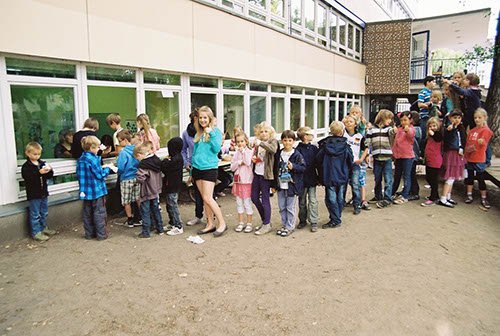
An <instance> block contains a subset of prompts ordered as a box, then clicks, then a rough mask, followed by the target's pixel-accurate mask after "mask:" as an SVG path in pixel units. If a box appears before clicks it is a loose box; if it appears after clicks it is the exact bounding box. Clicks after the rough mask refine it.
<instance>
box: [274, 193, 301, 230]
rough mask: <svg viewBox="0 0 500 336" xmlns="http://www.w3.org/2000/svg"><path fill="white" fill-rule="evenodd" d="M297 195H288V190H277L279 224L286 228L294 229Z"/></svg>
mask: <svg viewBox="0 0 500 336" xmlns="http://www.w3.org/2000/svg"><path fill="white" fill-rule="evenodd" d="M296 203H297V196H295V195H294V196H288V190H279V191H278V206H279V208H280V215H281V225H282V226H284V227H285V228H286V229H288V230H293V229H295V211H296V210H295V206H296Z"/></svg>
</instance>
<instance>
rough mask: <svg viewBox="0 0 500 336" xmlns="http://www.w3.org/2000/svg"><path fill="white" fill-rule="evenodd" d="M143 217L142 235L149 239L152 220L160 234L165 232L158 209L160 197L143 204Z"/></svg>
mask: <svg viewBox="0 0 500 336" xmlns="http://www.w3.org/2000/svg"><path fill="white" fill-rule="evenodd" d="M141 215H142V234H143V235H144V236H146V237H149V235H150V234H151V220H153V222H154V223H153V224H154V225H155V227H156V231H158V233H161V232H163V220H162V218H161V213H160V209H159V208H158V197H157V198H154V199H151V200H147V201H143V202H141Z"/></svg>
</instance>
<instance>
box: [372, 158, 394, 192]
mask: <svg viewBox="0 0 500 336" xmlns="http://www.w3.org/2000/svg"><path fill="white" fill-rule="evenodd" d="M373 175H375V197H376V198H377V200H379V201H381V200H383V199H385V200H387V201H392V160H386V161H380V160H373ZM382 176H383V177H384V194H383V195H382Z"/></svg>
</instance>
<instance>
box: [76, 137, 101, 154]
mask: <svg viewBox="0 0 500 336" xmlns="http://www.w3.org/2000/svg"><path fill="white" fill-rule="evenodd" d="M81 144H82V148H83V150H84V151H86V152H87V151H89V150H90V149H91V148H92V147H99V145H100V144H101V140H99V138H98V137H96V136H93V135H89V136H86V137H83V138H82V142H81Z"/></svg>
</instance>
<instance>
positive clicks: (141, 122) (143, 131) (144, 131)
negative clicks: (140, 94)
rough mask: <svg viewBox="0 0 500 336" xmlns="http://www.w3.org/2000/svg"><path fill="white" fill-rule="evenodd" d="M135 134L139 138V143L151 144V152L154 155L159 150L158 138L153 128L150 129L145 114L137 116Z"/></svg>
mask: <svg viewBox="0 0 500 336" xmlns="http://www.w3.org/2000/svg"><path fill="white" fill-rule="evenodd" d="M136 123H137V130H138V131H137V134H138V135H139V137H140V138H141V141H142V142H144V141H150V142H151V143H152V144H153V152H154V153H156V151H158V149H160V137H159V136H158V133H157V132H156V130H155V129H154V128H151V124H150V123H149V117H148V115H147V114H145V113H141V114H139V115H138V116H137V119H136Z"/></svg>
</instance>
